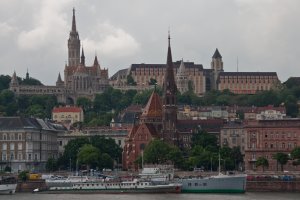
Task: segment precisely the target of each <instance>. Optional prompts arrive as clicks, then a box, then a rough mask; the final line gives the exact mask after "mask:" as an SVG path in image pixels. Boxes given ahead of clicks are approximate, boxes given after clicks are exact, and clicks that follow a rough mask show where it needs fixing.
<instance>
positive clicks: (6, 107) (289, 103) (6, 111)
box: [0, 75, 300, 126]
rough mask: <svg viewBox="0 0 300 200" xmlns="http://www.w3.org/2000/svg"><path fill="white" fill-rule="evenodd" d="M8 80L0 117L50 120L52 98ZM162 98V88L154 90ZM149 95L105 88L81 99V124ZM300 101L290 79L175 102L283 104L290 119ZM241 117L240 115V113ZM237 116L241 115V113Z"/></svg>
mask: <svg viewBox="0 0 300 200" xmlns="http://www.w3.org/2000/svg"><path fill="white" fill-rule="evenodd" d="M18 79H19V81H20V83H21V84H30V85H32V84H37V85H39V84H41V82H40V81H39V80H36V79H34V78H29V79H28V78H27V79H21V78H18ZM10 80H11V77H10V76H8V75H6V76H5V75H0V114H1V115H3V116H16V115H19V116H26V117H30V116H32V117H38V118H49V119H50V118H51V110H52V108H53V107H54V106H58V105H59V103H58V102H57V99H56V97H55V96H50V95H30V96H29V95H27V96H25V95H20V96H15V94H14V93H13V92H11V91H9V90H8V88H9V82H10ZM157 90H158V93H159V94H160V95H161V89H160V88H157ZM151 93H152V90H144V91H142V92H137V91H136V90H128V91H126V92H121V91H120V90H116V89H113V88H108V89H107V90H106V91H105V92H104V93H102V94H97V95H96V98H95V99H94V100H93V101H91V100H89V99H87V98H84V97H80V98H78V99H77V102H76V105H78V106H81V107H82V108H83V110H84V115H85V120H84V124H85V125H88V126H103V125H109V123H110V121H111V119H112V117H114V116H116V115H117V114H118V113H119V112H120V111H121V110H123V109H125V108H126V107H128V106H129V105H131V104H141V105H145V104H146V103H147V101H148V99H149V97H150V95H151ZM299 98H300V86H299V83H297V82H295V79H289V80H287V81H286V82H285V83H283V84H281V85H279V86H278V87H277V88H276V89H273V90H269V91H261V92H258V93H256V94H254V95H237V94H233V93H231V92H230V91H229V90H224V91H216V90H214V91H210V92H207V93H206V94H205V95H204V96H203V97H199V96H197V95H195V94H194V93H193V92H192V91H191V90H190V91H188V92H185V93H183V94H180V93H178V94H177V102H178V104H179V105H180V104H181V105H194V106H209V105H217V106H233V105H236V106H258V107H259V106H267V105H273V106H275V107H276V106H280V105H284V106H285V108H286V114H287V115H288V116H290V117H297V116H298V112H299V110H298V104H297V102H298V100H299ZM239 114H240V113H239ZM239 116H240V117H242V116H243V115H242V114H240V115H239Z"/></svg>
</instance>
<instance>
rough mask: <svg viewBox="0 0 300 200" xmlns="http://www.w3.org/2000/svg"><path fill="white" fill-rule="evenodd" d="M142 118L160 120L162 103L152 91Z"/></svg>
mask: <svg viewBox="0 0 300 200" xmlns="http://www.w3.org/2000/svg"><path fill="white" fill-rule="evenodd" d="M141 117H142V118H162V103H161V100H160V97H159V95H158V94H157V93H156V92H155V91H154V92H153V93H152V94H151V96H150V98H149V101H148V103H147V105H146V107H145V109H144V111H143V113H142V116H141Z"/></svg>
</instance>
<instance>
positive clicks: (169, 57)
mask: <svg viewBox="0 0 300 200" xmlns="http://www.w3.org/2000/svg"><path fill="white" fill-rule="evenodd" d="M170 40H171V37H170V31H169V33H168V57H167V67H168V66H172V65H173V61H172V52H171V41H170Z"/></svg>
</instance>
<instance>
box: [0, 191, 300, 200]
mask: <svg viewBox="0 0 300 200" xmlns="http://www.w3.org/2000/svg"><path fill="white" fill-rule="evenodd" d="M177 199H178V200H286V199H287V200H289V199H300V193H279V192H278V193H274V192H247V193H245V194H31V193H16V194H14V195H0V200H177Z"/></svg>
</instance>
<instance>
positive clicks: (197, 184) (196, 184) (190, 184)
mask: <svg viewBox="0 0 300 200" xmlns="http://www.w3.org/2000/svg"><path fill="white" fill-rule="evenodd" d="M192 185H193V184H192V183H188V186H189V187H191V186H192ZM194 186H207V183H202V184H201V183H194Z"/></svg>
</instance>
